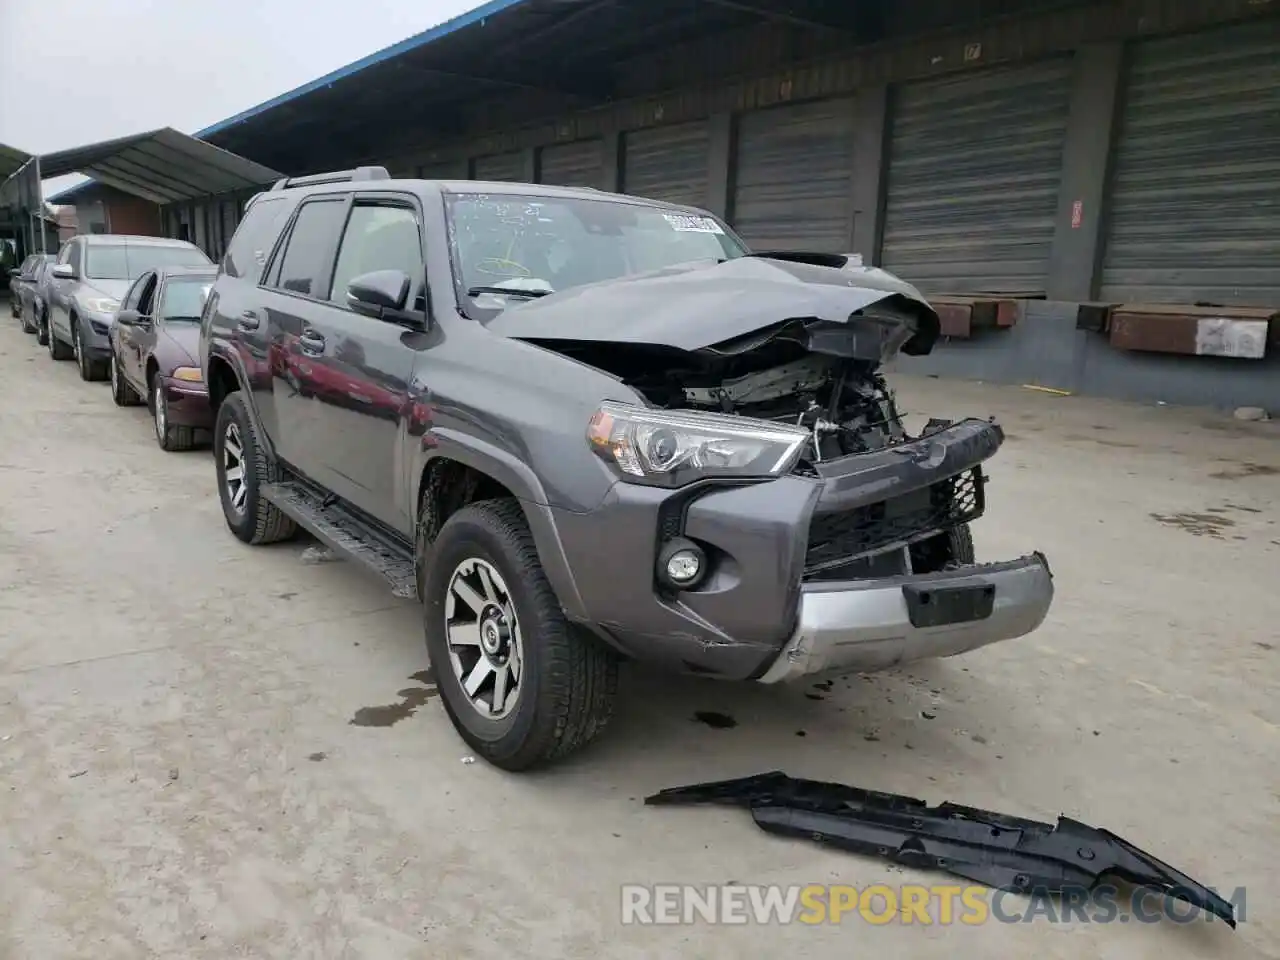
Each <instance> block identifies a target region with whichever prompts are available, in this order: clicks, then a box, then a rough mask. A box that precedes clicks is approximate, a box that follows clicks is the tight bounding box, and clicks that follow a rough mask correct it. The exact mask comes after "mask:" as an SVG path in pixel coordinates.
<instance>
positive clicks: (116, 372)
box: [107, 350, 141, 407]
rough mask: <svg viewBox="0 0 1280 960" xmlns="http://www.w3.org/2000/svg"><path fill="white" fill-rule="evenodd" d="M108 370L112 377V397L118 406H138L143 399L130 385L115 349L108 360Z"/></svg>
mask: <svg viewBox="0 0 1280 960" xmlns="http://www.w3.org/2000/svg"><path fill="white" fill-rule="evenodd" d="M107 365H108V367H107V372H108V376H109V377H110V378H111V399H112V400H113V401H114V402H115V405H116V406H117V407H132V406H136V405H137V403H138V401H139V400H140V399H141V398H140V397H139V396H138V393H137V391H135V390H134V389H133V387H131V386H129V381H127V380H126V379H125V378H124V374H123V373H122V372H121V371H120V362H119V361H118V360H116V353H115V350H112V351H111V359H110V360H108V361H107Z"/></svg>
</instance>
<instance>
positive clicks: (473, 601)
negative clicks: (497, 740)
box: [444, 558, 524, 720]
mask: <svg viewBox="0 0 1280 960" xmlns="http://www.w3.org/2000/svg"><path fill="white" fill-rule="evenodd" d="M444 619H445V635H446V638H447V642H448V645H449V662H450V664H451V665H452V667H453V674H454V676H455V677H457V679H458V684H459V685H460V686H461V687H462V691H463V693H465V694H466V697H467V700H468V701H469V702H470V703H471V706H472V707H473V708H474V709H475V711H476V712H477V713H479V714H480V715H481V716H483V717H487V718H488V719H490V720H500V719H502V718H503V717H505V716H507V715H508V714H509V713H511V711H512V710H513V709H514V708H515V705H516V703H517V702H518V701H519V699H520V690H521V686H522V684H521V680H522V679H523V677H524V639H523V637H522V635H521V632H520V621H519V619H518V618H517V616H516V610H515V604H514V603H513V602H512V599H511V592H510V591H509V590H508V589H507V585H506V583H505V582H504V581H503V579H502V576H501V574H499V573H498V571H497V570H495V569H494V567H493V565H492V564H490V563H488V562H487V561H484V560H481V559H479V558H472V559H469V560H464V561H462V563H460V564H458V566H457V567H455V568H454V571H453V576H452V577H450V578H449V592H448V595H447V596H446V598H445V605H444Z"/></svg>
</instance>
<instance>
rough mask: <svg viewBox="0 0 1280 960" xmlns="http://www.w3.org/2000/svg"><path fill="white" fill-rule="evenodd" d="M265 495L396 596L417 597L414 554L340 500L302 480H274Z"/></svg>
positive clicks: (264, 488)
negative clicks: (323, 493) (315, 489)
mask: <svg viewBox="0 0 1280 960" xmlns="http://www.w3.org/2000/svg"><path fill="white" fill-rule="evenodd" d="M262 495H263V496H264V497H266V498H267V500H269V501H270V502H271V503H273V504H274V505H275V506H276V507H278V508H279V509H280V510H281V511H282V512H283V513H284V514H285V515H286V516H288V517H290V518H291V519H292V520H294V521H296V522H297V524H298V525H299V526H300V527H302V528H304V529H305V530H307V531H308V532H310V533H311V534H313V535H314V536H315V537H316V539H318V540H319V541H320V542H321V543H323V544H324V545H325V546H327V547H329V548H330V549H332V550H333V551H334V552H335V553H337V554H338V555H340V556H341V557H342V558H343V559H345V560H353V561H355V562H356V563H358V564H360V565H361V566H363V567H366V568H368V569H369V570H371V571H373V572H374V573H376V574H378V575H379V576H380V577H382V579H384V580H386V581H387V582H388V583H389V584H391V592H392V593H393V594H395V595H396V596H397V597H405V598H408V599H416V598H417V596H418V578H417V574H416V571H415V569H414V562H413V554H412V553H410V551H409V550H408V549H407V546H406V545H405V544H404V543H403V542H402V541H400V540H398V539H397V538H395V537H392V536H389V535H388V534H386V533H383V532H382V531H381V530H378V529H377V528H376V527H374V525H373V524H371V523H370V522H369V521H367V520H365V519H363V518H362V517H360V516H358V515H357V514H356V513H355V512H354V511H352V510H350V509H349V508H347V507H346V506H344V505H343V504H342V503H340V502H336V501H334V502H329V503H327V504H326V499H325V498H323V497H322V496H320V495H318V494H316V493H314V492H312V490H311V489H309V488H308V487H307V486H306V485H304V484H302V483H299V482H296V481H294V482H287V483H272V484H268V485H266V486H264V487H263V488H262Z"/></svg>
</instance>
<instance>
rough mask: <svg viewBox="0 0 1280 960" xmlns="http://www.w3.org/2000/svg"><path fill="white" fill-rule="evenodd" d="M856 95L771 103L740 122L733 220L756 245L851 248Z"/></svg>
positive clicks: (830, 250)
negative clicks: (780, 104)
mask: <svg viewBox="0 0 1280 960" xmlns="http://www.w3.org/2000/svg"><path fill="white" fill-rule="evenodd" d="M853 131H854V102H853V100H851V99H847V98H845V99H839V100H819V101H815V102H812V103H799V104H790V105H787V106H783V107H771V108H769V109H767V110H756V111H753V112H751V113H746V114H743V115H742V117H741V118H740V119H739V122H738V150H737V157H738V162H737V169H736V171H735V189H734V195H733V204H732V214H731V217H732V220H733V225H734V227H735V228H737V230H738V232H739V233H741V234H742V236H743V238H744V239H745V240H746V241H747V243H749V244H750V245H751V246H752V247H753V248H754V249H757V250H818V251H824V252H828V253H848V252H849V250H850V249H851V244H852V243H853V237H852V231H853Z"/></svg>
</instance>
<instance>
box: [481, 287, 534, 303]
mask: <svg viewBox="0 0 1280 960" xmlns="http://www.w3.org/2000/svg"><path fill="white" fill-rule="evenodd" d="M482 293H496V294H498V295H499V296H504V297H505V296H517V297H529V298H530V299H531V300H536V299H537V298H538V297H545V296H546V295H547V294H549V293H555V291H554V290H524V289H522V288H520V287H471V288H470V289H469V290H467V296H468V297H478V296H480V294H482Z"/></svg>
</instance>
